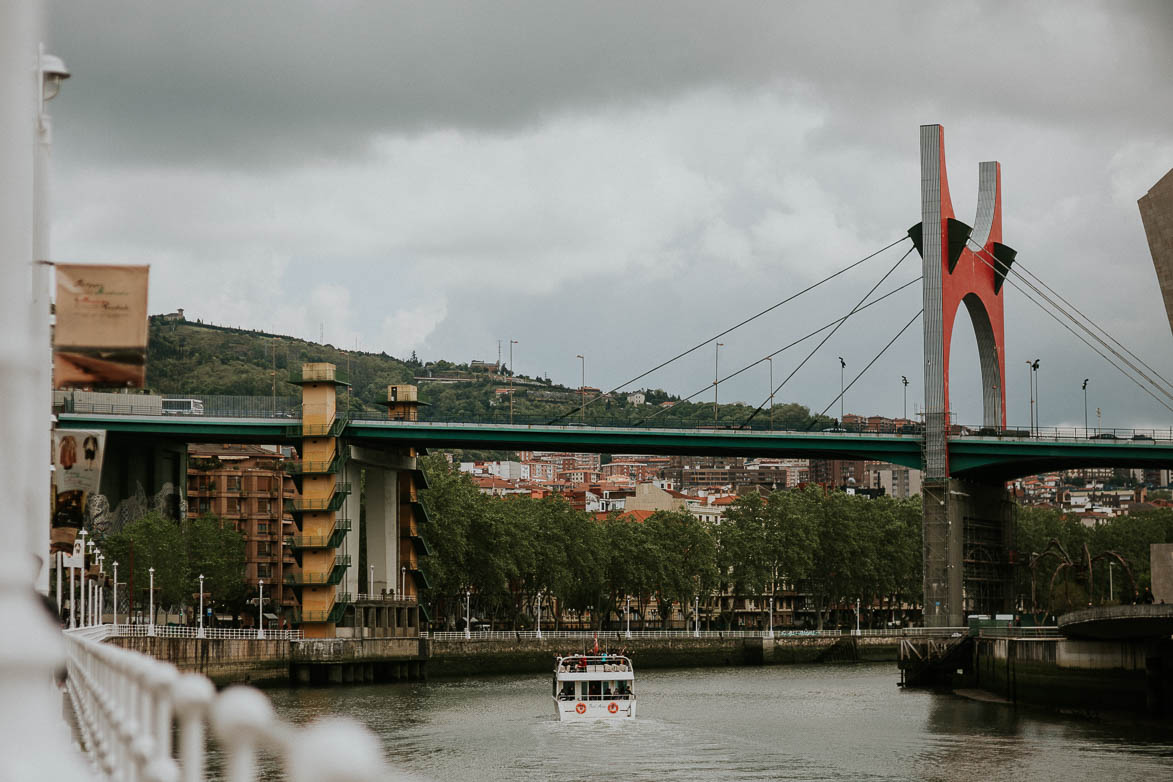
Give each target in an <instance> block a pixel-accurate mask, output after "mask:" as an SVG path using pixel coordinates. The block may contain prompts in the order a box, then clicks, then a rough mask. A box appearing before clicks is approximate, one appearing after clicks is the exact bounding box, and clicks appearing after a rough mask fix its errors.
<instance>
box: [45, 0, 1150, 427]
mask: <svg viewBox="0 0 1173 782" xmlns="http://www.w3.org/2000/svg"><path fill="white" fill-rule="evenodd" d="M48 37H49V46H50V49H51V50H52V51H53V52H55V53H56V54H58V55H60V56H61V57H62V58H63V59H64V60H65V61H66V63H67V64H68V66H69V67H70V69H71V70H72V71H73V74H74V78H73V79H72V80H71V81H70V82H69V83H68V84H67V85H66V88H65V90H64V91H63V93H62V95H61V96H60V97H59V98H58V99H57V100H55V101H54V102H53V104H52V107H51V108H52V112H53V115H54V120H55V147H54V176H55V180H54V189H55V197H56V214H55V219H54V255H55V256H56V258H57V259H58V260H63V261H66V260H67V261H82V262H90V261H92V262H127V263H149V264H150V265H151V267H152V269H151V293H150V296H151V309H152V311H153V312H165V311H171V310H174V309H175V308H177V307H183V308H185V310H186V311H187V313H188V316H189V317H198V318H202V319H203V320H205V321H211V322H215V323H221V324H227V325H236V326H242V327H245V328H256V329H264V330H268V331H275V332H279V333H288V334H295V335H297V336H301V337H306V338H311V339H317V338H318V335H319V334H320V333H324V335H325V339H326V341H328V342H331V343H333V344H335V345H338V346H341V347H353V346H355V345H356V344H357V345H358V346H359V347H360V348H361V349H363V350H371V351H380V350H384V351H387V352H388V353H390V354H392V355H396V356H407V355H409V354H410V353H411V352H412V351H413V350H414V351H416V352H417V353H418V354H419V356H420V357H421V358H422V359H425V360H431V359H437V358H445V359H449V360H456V361H467V360H469V359H472V358H478V359H490V360H493V359H495V358H496V356H497V345H498V340H504V341H505V344H506V349H507V347H508V340H509V339H510V338H512V339H517V340H519V344H518V345H517V347H516V348H515V351H516V352H515V364H516V368H517V370H518V371H519V372H521V373H524V374H538V375H543V376H545V375H549V377H550V378H551V379H554V380H556V381H559V382H564V383H568V384H577V382H578V380H579V372H580V364H579V361H578V359H577V358H575V355H576V354H585V355H586V357H587V359H586V374H587V378H586V379H587V383H588V384H590V385H598V386H604V387H611V386H614V385H618V384H619V383H621V382H622V381H624V380H627V379H628V378H629V377H630V376H632V375H635V374H637V373H638V372H639V371H641V370H643V369H645V368H648V367H650V366H652V365H654V364H656V363H658V362H659V361H660V360H661V359H663V358H666V357H669V356H671V355H674V354H675V353H677V352H678V351H679V350H681V349H683V348H685V347H689V346H691V345H692V344H695V343H696V342H699V341H701V340H703V339H705V338H706V337H708V336H711V335H712V334H714V333H716V332H718V331H720V330H722V329H723V328H725V327H726V326H729V325H732V324H733V323H736V322H737V321H739V320H741V319H742V318H743V317H744V316H746V315H748V314H752V313H753V312H756V311H758V310H760V309H762V308H764V307H766V306H768V305H770V304H772V303H774V302H776V301H778V300H780V299H782V298H784V297H785V296H787V295H789V294H790V293H792V292H794V291H796V290H798V289H800V288H802V287H805V286H806V285H808V284H810V283H811V282H813V281H815V280H817V279H819V278H821V277H822V276H825V274H827V273H829V272H830V271H833V270H836V269H839V268H841V267H843V266H846V265H847V264H848V263H850V262H852V261H855V260H857V259H859V258H861V257H863V256H865V255H867V254H868V253H870V252H872V251H874V250H876V249H878V248H880V247H883V246H884V245H886V244H888V243H890V242H892V241H894V240H896V239H897V238H899V237H900V236H901V235H902V234H903V233H904V231H905V230H906V229H907V228H908V226H910V225H912V224H913V223H916V222H918V221H919V219H920V216H919V210H920V203H919V198H920V196H919V170H918V165H919V157H918V155H919V152H918V126H919V125H921V124H927V123H940V124H942V125H944V126H945V134H946V135H945V140H946V150H947V154H948V164H949V178H950V184H951V188H952V191H953V202H954V205H955V207H956V208H957V211H958V213H959V217H961V218H962V219H964V220H966V221H967V222H972V214H973V210H974V208H975V202H976V187H977V165H978V162H979V161H982V160H992V159H996V160H999V161H1001V163H1002V166H1003V196H1004V204H1005V207H1004V208H1005V211H1004V222H1005V241H1006V243H1007V244H1010V245H1011V246H1013V247H1015V248H1016V249H1017V250H1018V253H1019V254H1018V258H1019V260H1020V261H1021V262H1022V263H1024V264H1025V265H1026V266H1027V267H1028V268H1030V269H1031V270H1032V271H1034V272H1035V273H1036V274H1037V275H1038V276H1039V277H1041V278H1042V279H1043V280H1045V281H1047V282H1048V283H1049V284H1050V285H1052V286H1053V287H1055V288H1056V289H1058V290H1059V291H1060V292H1061V293H1063V294H1064V295H1065V296H1067V297H1068V298H1069V299H1070V300H1071V301H1072V302H1073V303H1075V304H1077V305H1079V306H1080V307H1081V308H1082V309H1083V310H1084V311H1085V312H1086V313H1088V314H1089V315H1090V316H1092V317H1093V318H1094V319H1095V320H1097V321H1098V322H1099V323H1100V324H1101V325H1103V326H1104V327H1106V328H1107V329H1108V330H1109V331H1110V332H1111V333H1112V334H1113V335H1114V336H1115V337H1117V338H1118V339H1120V340H1121V341H1122V342H1124V343H1125V344H1127V345H1129V346H1130V347H1131V348H1132V349H1133V350H1135V351H1136V352H1138V353H1140V354H1141V355H1142V356H1143V357H1145V359H1146V360H1147V361H1148V362H1149V363H1151V364H1152V365H1153V366H1154V367H1155V368H1156V369H1158V370H1159V371H1161V373H1162V374H1164V375H1165V376H1166V377H1170V378H1173V360H1171V355H1173V353H1171V348H1173V336H1171V334H1170V330H1169V326H1168V321H1167V319H1166V316H1165V312H1164V310H1163V307H1162V304H1161V297H1160V294H1159V291H1158V289H1157V286H1156V277H1155V274H1154V271H1153V267H1152V261H1151V259H1150V256H1149V253H1148V248H1147V244H1146V241H1145V237H1144V233H1143V229H1142V226H1141V222H1140V218H1139V213H1138V210H1137V206H1136V200H1137V198H1139V197H1140V196H1141V195H1143V194H1144V193H1145V192H1146V191H1147V189H1148V188H1149V187H1150V186H1152V184H1153V183H1155V182H1156V181H1157V179H1159V178H1160V177H1161V176H1162V175H1163V174H1164V173H1165V172H1166V171H1168V170H1169V169H1170V167H1173V46H1170V40H1173V5H1171V4H1169V3H1167V2H1159V1H1158V2H1151V3H1121V2H1112V3H1075V2H1054V3H1030V4H1021V3H1000V2H999V3H981V2H971V3H965V4H961V3H949V4H945V3H928V2H924V3H911V2H909V3H897V2H892V3H862V2H860V3H840V4H835V3H827V2H818V3H787V4H782V3H770V4H767V3H749V2H745V3H712V2H674V3H666V2H662V3H651V2H649V3H632V2H616V3H605V2H592V3H573V4H572V3H564V2H550V1H548V0H546V1H542V2H532V3H517V2H494V3H484V2H469V3H438V2H436V3H433V2H429V3H386V2H374V1H373V0H372V1H371V2H350V1H346V0H331V2H308V1H301V2H291V1H290V0H281V1H280V2H278V1H276V0H274V1H273V2H247V3H242V2H210V1H209V0H201V1H200V2H188V3H157V2H149V1H148V0H140V2H125V1H122V2H115V1H113V0H107V1H106V2H103V3H71V2H65V1H64V0H59V2H55V3H51V4H50V19H49V25H48ZM906 244H907V243H905V245H906ZM905 245H901V246H899V247H897V248H894V249H893V250H890V251H888V252H887V253H885V254H883V255H882V256H880V257H878V258H876V259H874V260H873V261H869V262H868V263H867V264H865V265H863V266H861V267H859V269H858V270H856V271H855V272H853V273H852V274H850V275H845V276H844V277H842V278H839V279H838V280H836V281H835V282H834V283H831V284H828V285H827V286H824V288H821V289H819V291H818V292H817V295H813V294H812V295H809V296H805V297H803V298H802V299H800V300H798V301H797V302H795V304H793V305H787V306H786V307H783V308H780V309H779V310H777V311H775V312H774V313H771V314H770V315H769V316H767V317H764V318H761V319H760V320H758V321H756V322H755V323H754V324H752V326H750V327H746V328H745V329H742V330H739V331H737V332H734V333H733V334H730V335H729V336H728V337H726V338H724V339H723V340H722V341H723V342H724V343H725V346H724V347H723V348H721V353H720V362H721V370H722V372H721V373H722V374H726V372H727V371H728V370H730V369H733V368H738V367H741V366H743V365H745V364H748V363H750V362H753V361H755V360H758V359H760V358H761V356H763V355H765V354H766V353H769V352H771V351H773V350H776V349H777V348H779V347H781V346H782V345H785V344H786V343H788V342H790V341H791V340H793V339H794V338H796V337H797V336H801V335H803V334H805V333H807V332H808V331H811V330H813V329H814V328H816V327H818V326H821V325H823V324H824V323H826V322H828V321H830V320H833V319H834V318H836V317H838V316H840V315H842V314H845V313H846V312H847V311H848V310H850V309H851V307H852V306H853V305H854V304H855V302H856V301H857V300H858V299H859V298H860V297H861V296H862V295H863V294H864V293H865V292H866V291H867V290H868V289H869V288H870V287H871V286H872V285H874V284H875V282H876V281H877V280H878V279H879V278H880V277H881V276H882V275H883V273H884V272H885V271H887V270H888V268H890V267H891V266H892V264H894V263H896V261H897V260H898V259H899V258H900V256H901V254H903V252H904V250H905V249H906V246H905ZM918 274H919V256H917V255H916V254H915V253H913V255H912V256H911V257H909V258H908V259H906V260H905V262H904V263H903V264H901V265H900V266H899V267H898V268H897V270H896V271H895V272H894V273H893V274H892V276H891V277H889V280H888V282H887V283H886V284H885V286H882V287H881V291H883V290H888V289H890V288H892V287H896V286H897V285H899V284H901V283H903V282H905V281H907V280H910V279H913V278H915V277H916V276H917V275H918ZM1006 296H1007V330H1008V333H1009V335H1010V336H1009V345H1008V354H1007V358H1008V360H1007V367H1008V372H1009V375H1010V377H1009V380H1008V393H1009V399H1008V405H1009V406H1008V411H1009V418H1010V420H1011V422H1012V423H1013V422H1025V421H1026V420H1027V408H1028V392H1027V368H1026V366H1025V364H1024V363H1023V362H1024V361H1025V360H1027V359H1030V358H1035V357H1040V358H1041V359H1042V363H1041V368H1040V375H1039V377H1040V411H1041V417H1042V423H1043V424H1044V425H1050V424H1063V423H1067V424H1075V423H1078V424H1080V425H1082V419H1083V397H1082V393H1081V392H1080V390H1079V385H1080V383H1081V382H1082V380H1083V378H1084V377H1089V378H1091V382H1090V383H1089V393H1090V396H1089V401H1090V405H1091V409H1092V417H1093V419H1094V416H1095V413H1094V410H1095V408H1096V407H1097V406H1100V407H1102V408H1103V410H1104V423H1105V425H1118V426H1129V425H1143V424H1155V425H1162V426H1168V425H1170V424H1171V423H1173V414H1171V413H1169V411H1168V410H1166V409H1165V408H1163V407H1161V406H1160V405H1158V404H1157V403H1156V402H1154V401H1152V399H1151V398H1150V397H1149V396H1148V395H1146V394H1144V393H1143V392H1142V391H1141V390H1140V389H1138V388H1137V387H1136V386H1135V385H1132V384H1131V383H1130V382H1129V381H1128V380H1126V379H1124V378H1123V377H1122V376H1121V375H1120V374H1119V373H1118V372H1117V371H1116V370H1115V369H1113V368H1112V367H1111V366H1110V365H1109V364H1108V363H1107V362H1105V361H1104V360H1103V359H1102V358H1100V357H1098V356H1096V355H1095V354H1094V353H1092V352H1091V351H1090V350H1089V349H1088V348H1086V347H1085V346H1083V345H1082V344H1080V343H1079V342H1078V341H1076V340H1075V338H1074V337H1072V336H1071V335H1070V334H1069V333H1068V332H1066V331H1064V330H1063V329H1062V328H1060V327H1059V326H1058V325H1057V324H1055V323H1054V321H1052V320H1051V319H1050V318H1049V317H1047V316H1046V315H1044V314H1042V313H1041V312H1040V311H1039V310H1038V309H1037V308H1036V307H1035V306H1034V305H1033V304H1031V303H1030V302H1029V301H1028V300H1027V299H1026V298H1025V296H1024V295H1023V294H1022V293H1020V292H1018V291H1016V290H1013V289H1008V290H1007V293H1006ZM919 308H920V298H919V292H918V291H917V289H916V288H915V286H914V287H913V288H910V289H908V290H906V291H904V292H903V293H901V294H897V295H896V296H893V297H892V298H890V299H888V300H886V301H885V302H883V303H881V304H878V305H876V306H875V307H873V308H871V309H869V310H867V311H866V312H864V313H861V314H860V315H858V316H857V317H856V318H853V319H852V320H851V321H849V322H848V324H847V325H846V326H844V328H842V329H841V330H840V331H839V333H838V334H836V335H835V336H834V337H833V338H832V339H831V340H830V341H829V342H828V344H827V345H826V347H824V348H823V350H821V351H820V352H819V353H818V354H817V355H816V356H815V358H814V359H812V360H811V362H810V363H808V364H807V365H806V366H805V367H804V368H803V369H802V370H801V371H800V372H799V373H798V374H796V375H795V377H794V379H793V380H791V381H790V383H789V384H788V385H787V386H786V387H785V388H784V389H783V390H782V391H781V392H780V393H779V397H778V399H779V401H781V400H795V401H800V402H802V403H804V404H807V405H809V406H811V407H813V408H815V409H816V410H821V409H823V408H824V407H825V406H827V404H828V403H830V402H831V400H832V399H833V398H834V397H835V395H836V394H837V393H838V389H839V380H840V378H839V362H838V360H837V358H836V356H840V355H841V356H843V357H844V359H845V360H846V361H847V363H848V375H847V376H848V379H849V380H850V378H851V377H852V375H853V374H854V372H855V371H858V370H859V369H862V368H863V366H864V365H865V364H866V363H867V362H868V361H869V360H870V359H871V358H872V357H873V356H874V355H875V354H876V353H877V352H878V351H879V349H880V348H881V347H882V346H883V345H884V343H885V342H887V341H888V339H890V338H891V337H892V336H893V335H894V334H895V333H896V332H897V330H898V329H899V328H900V327H901V326H902V325H903V324H904V323H905V322H907V320H908V318H910V317H911V316H912V315H913V314H914V313H915V312H916V311H917V310H918V309H919ZM957 333H958V336H957V337H956V338H955V342H954V354H955V356H960V357H961V360H958V359H957V358H955V359H954V362H955V365H954V368H953V371H952V375H951V385H952V393H953V397H954V402H953V408H954V411H955V412H956V414H957V416H958V417H959V418H960V419H961V420H964V421H978V420H980V417H981V409H980V389H979V375H978V372H977V370H976V368H975V367H976V347H975V342H974V337H973V331H972V329H971V328H970V327H969V326H968V325H966V326H963V327H962V328H959V329H958V330H957ZM806 344H810V346H811V347H813V344H812V343H806ZM804 348H805V345H804V346H800V347H798V348H794V349H791V350H790V351H787V352H786V353H783V354H781V355H780V356H778V357H777V358H776V359H775V360H774V372H775V383H778V382H781V379H782V378H783V377H785V376H786V374H788V373H789V372H790V371H791V370H792V369H793V368H794V366H796V365H797V363H798V362H799V361H801V359H802V358H803V356H805V355H806V350H808V349H809V348H806V349H804ZM922 353H923V345H922V344H921V338H920V336H919V332H918V331H917V329H915V328H914V329H911V330H910V331H909V332H908V333H907V334H906V335H905V337H903V338H902V339H901V340H900V341H898V342H897V343H896V345H895V346H894V347H893V348H892V349H891V350H890V351H889V353H888V354H886V355H885V356H884V358H883V359H881V361H880V362H879V363H877V365H876V366H875V367H874V368H873V369H872V370H871V372H869V373H868V375H867V376H865V378H864V379H863V380H861V381H860V384H859V385H858V386H857V387H856V389H853V390H852V391H850V392H849V393H848V397H847V402H846V406H847V408H848V410H849V411H850V410H856V411H858V412H863V413H880V414H889V415H892V414H899V413H900V412H901V405H902V397H901V385H900V376H901V375H907V376H908V377H909V380H910V381H911V385H910V386H909V397H908V398H909V411H910V413H911V412H912V409H913V407H914V405H916V404H919V403H920V400H921V399H922V398H923V396H922V390H921V385H922V370H921V366H922ZM971 358H972V359H973V360H967V359H971ZM713 362H714V350H713V348H712V347H707V348H705V349H702V350H700V351H698V352H697V353H695V354H693V355H692V356H690V357H689V358H687V359H684V360H682V361H680V362H677V363H676V364H674V365H673V366H672V367H670V368H668V369H665V370H663V371H661V372H659V373H657V374H656V375H654V376H652V377H650V378H648V379H646V380H644V381H641V382H640V383H639V384H638V385H645V384H646V385H651V386H655V387H663V388H667V389H669V390H671V391H673V392H675V393H681V394H689V393H692V392H693V391H696V390H698V389H700V388H703V387H704V386H705V384H706V383H709V382H711V380H712V376H713ZM767 373H768V368H767V366H766V365H765V364H763V365H761V366H760V367H758V368H755V369H753V370H751V371H749V372H746V373H745V374H744V375H742V376H741V377H740V378H738V379H737V380H736V381H730V383H729V384H728V385H729V388H728V389H726V388H725V386H724V385H723V386H722V392H721V394H722V399H723V400H733V399H738V400H743V401H747V402H753V403H754V404H757V403H758V402H761V401H762V400H763V399H764V398H765V397H766V395H767V394H768V388H767V386H768V377H767ZM701 398H702V399H711V395H710V393H709V392H706V394H705V395H702V397H701ZM835 409H836V411H837V405H836V406H835Z"/></svg>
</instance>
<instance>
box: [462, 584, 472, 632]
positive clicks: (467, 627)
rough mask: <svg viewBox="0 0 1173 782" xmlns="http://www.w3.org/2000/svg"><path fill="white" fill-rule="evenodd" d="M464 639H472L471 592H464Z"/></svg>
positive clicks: (467, 590)
mask: <svg viewBox="0 0 1173 782" xmlns="http://www.w3.org/2000/svg"><path fill="white" fill-rule="evenodd" d="M464 637H465V638H466V639H468V638H472V590H471V589H466V590H464Z"/></svg>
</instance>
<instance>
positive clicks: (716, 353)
mask: <svg viewBox="0 0 1173 782" xmlns="http://www.w3.org/2000/svg"><path fill="white" fill-rule="evenodd" d="M724 346H725V343H724V342H717V343H715V344H714V345H713V426H716V425H717V384H718V383H719V382H720V379H719V378H720V377H721V373H720V371H719V370H718V367H719V366H720V363H721V348H723V347H724Z"/></svg>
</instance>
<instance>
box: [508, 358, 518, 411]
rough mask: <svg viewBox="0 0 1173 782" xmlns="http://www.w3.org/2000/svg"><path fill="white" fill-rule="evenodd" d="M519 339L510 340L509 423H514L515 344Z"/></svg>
mask: <svg viewBox="0 0 1173 782" xmlns="http://www.w3.org/2000/svg"><path fill="white" fill-rule="evenodd" d="M516 344H517V340H515V339H511V340H509V423H513V375H514V372H513V346H514V345H516Z"/></svg>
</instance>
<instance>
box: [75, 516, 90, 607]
mask: <svg viewBox="0 0 1173 782" xmlns="http://www.w3.org/2000/svg"><path fill="white" fill-rule="evenodd" d="M77 536H78V537H79V538H81V567H80V568H79V570H80V571H81V572H80V573H79V574H78V579H79V580H80V581H81V584H80V585H79V586H80V587H81V588H80V589H78V590H77V599H78V605H77V626H78V627H85V626H86V543H88V542H89V541H87V540H86V538H87V537H88V536H89V533H88V532H86V531H85V530H84V529H83V530H82V531H81V532H79V533H77Z"/></svg>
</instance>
